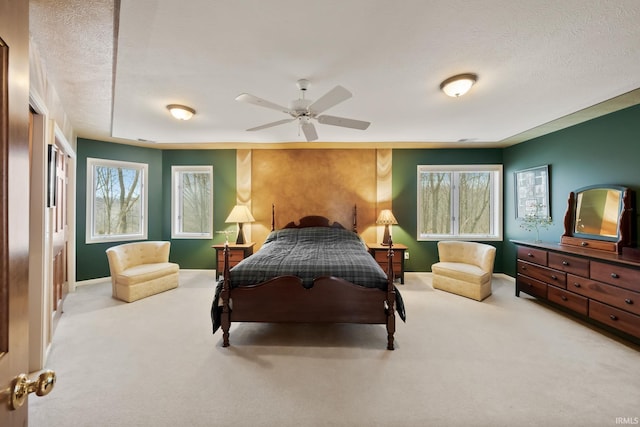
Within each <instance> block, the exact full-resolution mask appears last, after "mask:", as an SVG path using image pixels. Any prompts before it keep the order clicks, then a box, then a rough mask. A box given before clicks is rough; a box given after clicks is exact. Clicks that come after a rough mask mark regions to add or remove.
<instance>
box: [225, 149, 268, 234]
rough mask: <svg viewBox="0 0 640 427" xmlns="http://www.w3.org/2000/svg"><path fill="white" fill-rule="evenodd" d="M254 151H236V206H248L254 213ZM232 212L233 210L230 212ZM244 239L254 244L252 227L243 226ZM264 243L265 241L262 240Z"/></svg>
mask: <svg viewBox="0 0 640 427" xmlns="http://www.w3.org/2000/svg"><path fill="white" fill-rule="evenodd" d="M252 154H253V152H252V150H237V151H236V204H237V205H246V206H248V207H249V210H250V211H253V207H252V203H251V158H252ZM229 212H231V210H229ZM243 232H244V237H245V239H246V241H247V242H252V241H254V240H253V235H252V227H251V226H250V225H249V224H247V225H244V226H243ZM262 241H264V239H262Z"/></svg>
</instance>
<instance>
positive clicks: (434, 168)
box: [416, 164, 504, 242]
mask: <svg viewBox="0 0 640 427" xmlns="http://www.w3.org/2000/svg"><path fill="white" fill-rule="evenodd" d="M425 172H436V173H442V172H450V173H452V174H459V173H473V172H490V173H491V184H490V185H491V193H490V200H491V202H490V203H491V212H490V221H491V224H492V227H493V232H492V233H490V234H483V235H480V234H459V228H458V227H459V222H458V221H457V219H458V212H459V191H458V190H457V189H455V185H456V184H457V182H458V179H456V178H453V177H452V183H453V184H452V185H453V186H454V191H453V192H452V196H451V197H452V201H451V212H450V214H451V216H452V218H451V221H452V227H451V229H452V233H451V234H422V233H421V231H420V224H421V223H422V221H421V219H422V215H423V214H424V212H421V210H420V206H422V191H421V186H420V178H421V174H422V173H425ZM503 182H504V176H503V165H501V164H477V165H473V164H472V165H418V167H417V176H416V183H417V189H416V193H417V199H416V200H417V206H416V211H417V215H416V220H417V221H416V240H417V241H420V242H426V241H439V240H466V241H502V240H503V238H504V233H503V228H504V227H503V200H504V195H503V194H504V187H503V185H504V184H503Z"/></svg>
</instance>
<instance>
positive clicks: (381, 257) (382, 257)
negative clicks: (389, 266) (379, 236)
mask: <svg viewBox="0 0 640 427" xmlns="http://www.w3.org/2000/svg"><path fill="white" fill-rule="evenodd" d="M399 255H400V252H397V251H393V263H394V264H399V263H400V257H399ZM373 257H374V258H375V260H376V261H378V263H384V264H386V263H387V261H388V259H389V251H374V252H373Z"/></svg>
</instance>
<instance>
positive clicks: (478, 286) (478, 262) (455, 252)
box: [431, 241, 496, 301]
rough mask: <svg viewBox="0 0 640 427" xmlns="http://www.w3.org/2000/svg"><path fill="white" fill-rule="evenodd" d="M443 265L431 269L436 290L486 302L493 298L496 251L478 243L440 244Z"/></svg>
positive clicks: (433, 266)
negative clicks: (492, 282) (490, 297)
mask: <svg viewBox="0 0 640 427" xmlns="http://www.w3.org/2000/svg"><path fill="white" fill-rule="evenodd" d="M438 256H439V259H440V262H437V263H435V264H433V265H432V266H431V271H432V272H433V287H434V289H441V290H443V291H447V292H451V293H454V294H457V295H462V296H464V297H467V298H472V299H475V300H478V301H482V300H483V299H485V298H486V297H488V296H489V295H491V276H492V274H493V264H494V261H495V257H496V248H495V247H493V246H491V245H486V244H483V243H477V242H460V241H442V242H438Z"/></svg>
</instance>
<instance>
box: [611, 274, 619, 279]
mask: <svg viewBox="0 0 640 427" xmlns="http://www.w3.org/2000/svg"><path fill="white" fill-rule="evenodd" d="M611 277H613V278H614V279H617V278H619V277H620V276H618V275H617V274H616V273H611Z"/></svg>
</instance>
